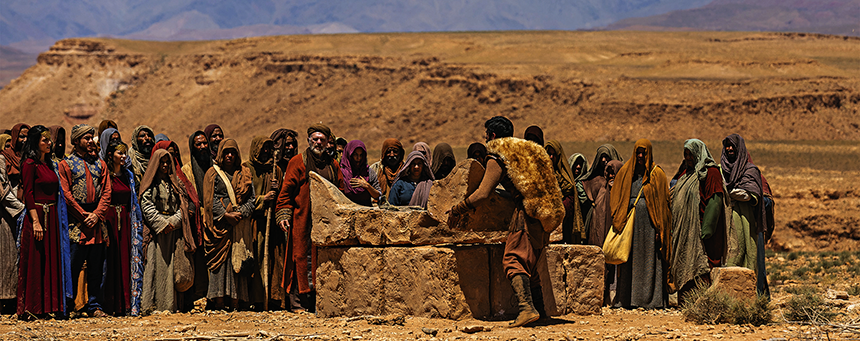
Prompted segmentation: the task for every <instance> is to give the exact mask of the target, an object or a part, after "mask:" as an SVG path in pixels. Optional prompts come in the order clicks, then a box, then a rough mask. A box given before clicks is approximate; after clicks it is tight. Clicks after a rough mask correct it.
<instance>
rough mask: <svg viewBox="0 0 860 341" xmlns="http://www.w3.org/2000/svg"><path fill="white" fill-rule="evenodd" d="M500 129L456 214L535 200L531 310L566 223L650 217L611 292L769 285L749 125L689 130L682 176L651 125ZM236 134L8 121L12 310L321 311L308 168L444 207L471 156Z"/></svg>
mask: <svg viewBox="0 0 860 341" xmlns="http://www.w3.org/2000/svg"><path fill="white" fill-rule="evenodd" d="M485 129H486V131H485V133H486V144H484V143H479V142H476V143H473V144H472V145H470V146H469V147H468V150H467V157H468V158H470V159H474V160H476V161H477V162H480V163H481V164H482V165H483V166H484V167H486V173H485V175H484V179H483V180H482V183H481V185H480V187H479V188H478V190H476V191H475V193H472V194H471V195H470V196H469V197H468V198H467V199H466V200H464V201H463V202H461V203H458V204H457V205H455V206H454V207H452V208H451V209H450V211H449V212H450V216H451V218H449V221H448V223H449V224H456V223H457V219H458V217H460V216H461V215H463V214H468V212H470V211H472V210H474V208H475V206H476V205H481V204H485V202H484V201H483V199H485V198H487V197H488V196H489V195H490V193H491V192H492V191H500V190H506V191H508V192H510V193H512V195H511V196H510V197H512V198H514V199H515V201H517V203H518V204H517V207H518V208H517V210H516V212H515V213H514V217H512V219H511V220H512V223H511V226H510V227H509V235H508V238H507V241H506V245H505V260H504V263H505V264H504V266H505V270H506V273H507V277H508V279H510V280H511V284H512V286H513V288H514V292H515V294H516V298H517V302H518V308H519V316H518V317H517V319H516V320H515V321H514V323H513V325H515V326H519V325H524V324H527V323H530V322H533V321H535V320H537V319H538V318H539V317H540V316H545V314H546V313H545V311H544V309H543V303H542V302H543V298H542V294H541V288H540V281H539V278H538V275H537V271H536V263H537V259H538V258H539V255H540V253H541V252H542V249H543V247H544V246H545V245H546V243H548V242H549V233H550V232H551V231H553V230H555V229H556V227H557V226H555V225H556V224H558V225H561V232H562V238H561V239H562V240H561V241H559V242H560V243H567V244H589V245H597V246H601V247H603V246H604V243H605V241H606V239H607V236H610V235H620V234H623V233H624V229H625V226H626V228H632V231H630V230H628V231H627V232H628V234H627V238H628V239H630V240H632V242H630V243H629V247H628V249H629V251H626V250H625V251H624V252H625V253H628V252H629V254H626V255H627V256H628V257H625V258H627V260H626V261H624V262H621V263H620V264H607V266H606V277H605V278H606V282H605V290H604V304H606V305H611V306H614V307H623V308H636V307H642V308H663V307H667V306H668V295H669V294H670V293H673V292H679V295H680V299H681V300H682V301H683V299H684V298H685V296H686V293H688V292H689V291H690V290H692V289H693V288H694V287H695V286H696V285H697V284H698V283H705V284H707V283H708V282H709V280H710V279H709V273H710V269H711V268H713V267H720V266H743V267H747V268H750V269H753V270H754V271H755V272H756V274H757V278H758V281H757V289H758V292H759V294H761V295H768V289H767V281H766V273H765V267H764V243H765V240H766V238H767V237H769V236H768V232H769V231H772V226H773V217H772V207H773V201H772V199H771V197H770V188H769V186H768V184H767V182H766V181H765V180H764V178H763V177H762V176H761V173H760V171H759V169H758V167H756V166H755V165H754V163H753V162H752V158H751V156H750V155H749V153H748V152H747V149H746V146H745V143H744V140H743V138H742V137H740V136H739V135H736V134H733V135H729V136H728V137H726V138H725V139H724V140H723V143H722V144H723V146H722V147H723V149H722V150H723V152H722V155H721V158H720V161H719V163H718V162H717V161H716V160H715V159H714V158H713V157H712V156H711V154H710V152H709V151H708V148H707V147H706V146H705V144H704V143H703V142H702V141H700V140H697V139H691V140H687V141H686V142H685V143H684V145H683V148H680V146H679V153H678V154H679V158H680V157H681V156H683V161H682V162H681V163H680V165H679V166H678V168H677V172H676V173H675V175H674V176H673V177H671V178H669V177H667V176H666V173H665V172H664V171H663V169H662V168H661V167H660V166H658V165H656V164H654V161H653V154H652V145H651V143H650V141H648V140H647V139H642V140H639V141H637V142H636V144H635V146H634V149H633V151H632V156H631V157H630V158H629V159H628V160H627V161H626V162H624V159H623V158H622V157H621V155H620V154H619V153H618V151H617V150H616V149H615V147H614V146H612V145H611V144H605V145H602V146H600V147H599V148H598V149H597V151H596V154H595V156H594V158H593V161H592V162H591V163H590V164H589V163H588V160H587V159H586V157H585V156H584V155H583V154H580V153H574V154H572V155H569V156H568V155H567V154H565V151H564V149H563V147H562V145H561V143H560V142H559V141H557V140H549V141H544V134H543V131H542V130H541V129H540V128H539V127H537V126H531V127H529V128H527V129H526V130H525V132H524V134H523V138H522V139H519V138H514V137H513V124H512V123H511V122H510V121H509V120H508V119H507V118H504V117H501V116H497V117H494V118H491V119H490V120H488V121H487V122H486V124H485ZM226 136H227V135H226V134H225V131H224V130H223V129H221V127H220V126H218V125H210V126H207V127H206V128H205V129H203V130H199V131H195V132H194V133H192V134H191V135H190V136H189V137H188V145H187V148H188V150H189V154H188V155H190V158H189V160H182V158H181V154H180V149H179V145H178V144H177V143H176V142H174V141H171V140H170V139H169V138H168V137H167V136H165V135H163V134H158V135H156V134H155V133H154V131H153V130H152V129H151V128H149V127H147V126H139V127H137V128H136V129H134V132H133V133H132V136H130V137H128V138H126V139H124V138H123V137H122V136H121V135H120V133H119V131H118V130H117V124H116V123H115V122H113V121H103V122H102V123H101V124H100V125H99V126H98V127H91V126H88V125H84V124H79V125H76V126H74V127H73V128H72V130H71V132H70V134H69V135H68V143H69V145H70V148H66V143H67V134H66V131H65V129H64V128H62V127H61V126H53V127H50V128H47V127H45V126H42V125H36V126H32V127H31V126H29V125H26V124H17V125H15V126H14V127H13V128H12V129H10V130H8V131H6V132H5V134H2V135H0V148H3V150H2V155H0V194H2V196H0V203H2V206H3V207H2V209H0V244H2V245H0V300H3V306H4V309H5V310H8V311H11V310H12V309H13V308H14V310H15V312H16V313H17V314H18V316H19V318H22V319H33V318H44V317H49V316H51V317H55V318H67V317H68V316H70V314H75V313H82V312H85V313H86V314H87V316H91V317H102V316H107V315H113V316H121V315H132V316H137V315H141V314H148V313H150V312H152V311H155V310H159V311H163V310H168V311H188V310H191V309H192V308H193V307H194V305H195V302H196V303H197V304H198V305H205V307H206V308H208V309H254V310H263V309H270V310H271V309H286V310H290V311H294V312H299V311H313V310H314V308H315V289H314V283H315V277H316V265H317V259H316V248H315V247H313V245H312V243H311V241H310V232H311V228H312V226H311V205H310V200H311V199H310V186H309V177H308V174H309V173H310V172H315V173H317V174H319V175H320V176H321V177H322V178H324V179H325V180H327V181H329V182H331V183H332V184H333V185H335V186H337V187H338V188H339V189H340V190H341V191H343V193H344V194H345V195H346V197H347V198H349V199H350V200H352V201H353V202H355V203H356V204H359V205H364V206H368V207H386V206H389V205H394V206H413V207H416V208H419V209H422V208H423V209H426V207H427V201H428V197H429V194H430V188H431V187H432V186H433V184H434V181H435V180H441V179H443V178H445V177H447V176H448V175H449V174H450V173H451V172H452V170H454V168H455V166H456V164H457V162H456V158H455V155H454V151H453V149H452V148H451V146H450V145H448V144H447V143H440V144H438V145H436V147H435V148H433V149H432V150H431V148H430V146H429V145H428V144H426V143H424V142H418V143H416V144H415V145H414V146H412V148H411V150H410V151H409V152H408V153H407V150H406V149H405V148H404V146H403V144H402V143H401V142H400V141H399V140H398V139H395V138H390V139H386V140H385V141H384V142H383V144H382V146H381V149H380V151H381V155H380V160H379V161H378V162H375V163H373V164H368V155H367V152H368V150H367V147H366V146H365V144H364V143H363V142H362V141H360V140H352V141H347V140H346V139H344V138H343V137H336V136H335V135H334V134H333V133H332V131H331V129H330V128H328V127H327V126H325V125H323V124H315V125H312V126H311V127H309V128H308V129H307V136H306V141H305V136H301V138H300V137H299V134H298V133H297V132H296V131H293V130H290V129H277V130H275V131H274V132H273V133H272V134H271V135H270V136H268V137H266V136H257V137H254V138H253V140H252V142H251V145H250V148H245V149H244V150H245V151H247V153H248V154H246V155H247V158H246V159H243V157H242V154H241V152H240V150H242V148H240V146H239V145H238V143H237V142H236V141H235V140H234V139H231V138H228V137H226ZM125 141H128V142H125ZM67 149H70V150H69V151H68V153H67ZM516 156H520V157H516ZM516 160H520V161H516ZM528 169H537V172H538V173H541V172H543V173H545V175H546V178H547V179H549V181H547V186H549V187H547V188H550V189H552V191H545V190H542V189H541V188H533V187H528V186H526V185H521V183H522V182H521V180H518V179H517V177H515V176H511V173H516V174H515V175H518V176H520V177H522V174H527V173H528ZM549 169H552V172H549ZM520 170H522V171H520ZM532 172H534V171H532ZM533 182H535V181H533ZM536 183H540V181H537V182H536ZM532 186H533V185H532ZM544 192H553V193H559V194H560V196H559V199H560V200H559V206H563V209H562V210H563V219H562V220H560V221H557V222H556V221H552V220H551V219H544V217H543V216H541V215H540V213H536V212H537V211H535V209H533V208H532V207H531V206H535V205H538V206H540V205H546V204H541V202H542V200H539V199H541V197H540V195H543V194H541V193H544ZM535 193H538V194H535ZM536 195H537V196H538V197H535V196H536ZM634 207H635V208H634ZM628 212H633V213H632V214H630V215H628ZM550 225H553V226H550ZM616 263H617V262H616ZM79 278H81V280H82V281H83V282H84V283H85V286H79V285H78V284H79V283H78V279H79ZM84 283H81V284H84ZM81 287H84V288H85V289H84V290H81V289H80V288H81ZM76 301H77V302H83V307H81V305H80V304H77V306H76ZM76 308H80V309H76Z"/></svg>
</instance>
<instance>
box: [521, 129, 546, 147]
mask: <svg viewBox="0 0 860 341" xmlns="http://www.w3.org/2000/svg"><path fill="white" fill-rule="evenodd" d="M529 135H534V136H535V138H536V139H537V140H531V139H529ZM523 139H526V140H529V141H532V142H534V143H537V144H539V145H541V146H543V145H544V141H543V129H541V128H540V127H538V126H531V127H528V128H526V131H525V132H524V133H523Z"/></svg>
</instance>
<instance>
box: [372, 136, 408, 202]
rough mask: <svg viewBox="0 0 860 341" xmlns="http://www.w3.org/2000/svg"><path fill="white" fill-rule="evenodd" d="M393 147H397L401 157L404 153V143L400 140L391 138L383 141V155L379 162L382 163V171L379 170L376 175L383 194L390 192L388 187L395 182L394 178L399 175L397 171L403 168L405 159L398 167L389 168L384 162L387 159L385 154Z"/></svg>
mask: <svg viewBox="0 0 860 341" xmlns="http://www.w3.org/2000/svg"><path fill="white" fill-rule="evenodd" d="M392 148H394V149H396V150H397V151H398V153H400V155H401V158H402V155H403V145H402V144H401V143H400V141H399V140H397V139H393V138H390V139H386V140H385V141H383V142H382V155H381V156H380V158H379V160H380V161H379V163H380V164H381V165H382V171H381V172H379V174H377V175H376V177H377V178H378V180H379V187H380V188H381V189H382V193H383V194H388V189H389V188H391V185H393V184H394V179H395V178H396V177H397V173H398V172H400V169H401V168H403V161H401V162H400V164H399V165H397V169H391V168H388V166H386V165H385V163H384V162H382V161H383V160H385V154H388V150H390V149H392ZM401 160H402V159H401Z"/></svg>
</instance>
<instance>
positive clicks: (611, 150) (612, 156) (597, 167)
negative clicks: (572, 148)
mask: <svg viewBox="0 0 860 341" xmlns="http://www.w3.org/2000/svg"><path fill="white" fill-rule="evenodd" d="M611 160H618V161H621V162H624V159H622V158H621V155H619V154H618V151H617V150H615V147H614V146H613V145H611V144H604V145H602V146H600V147H598V148H597V153H596V154H595V155H594V162H592V163H591V168H589V169H588V172H586V171H585V167H583V173H584V174H582V175H580V176H579V177H577V181H578V182H579V183H581V184H582V190H583V192H582V193H580V194H579V201H580V203H582V208H583V216H584V217H585V226H586V229H591V228H592V227H593V226H594V224H592V222H591V220H592V215H593V213H592V209H593V208H594V200H596V197H597V193H598V192H599V191H600V189H601V188H603V187H605V186H606V178H604V177H603V172H604V171H605V170H606V163H607V162H609V161H611Z"/></svg>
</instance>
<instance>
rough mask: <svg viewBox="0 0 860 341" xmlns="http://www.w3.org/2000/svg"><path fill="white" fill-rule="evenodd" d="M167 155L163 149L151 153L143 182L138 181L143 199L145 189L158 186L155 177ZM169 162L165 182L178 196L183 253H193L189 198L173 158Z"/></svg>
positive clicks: (193, 244) (194, 247)
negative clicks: (171, 165) (170, 165)
mask: <svg viewBox="0 0 860 341" xmlns="http://www.w3.org/2000/svg"><path fill="white" fill-rule="evenodd" d="M169 155H170V153H168V152H167V150H164V149H159V150H157V151H155V152H153V153H152V157H151V158H150V159H149V164H148V165H147V171H146V173H145V174H144V175H143V180H141V181H140V192H139V193H138V195H139V196H141V197H143V194H144V193H145V192H146V190H147V189H149V188H150V187H152V186H155V185H157V184H158V183H157V182H156V178H155V177H156V176H157V175H158V169H159V168H160V167H159V163H160V162H161V159H162V158H163V157H165V156H169ZM170 162H172V163H173V167H171V168H170V170H169V171H170V174H169V175H168V179H165V180H166V181H167V183H168V185H169V186H170V188H171V189H173V191H174V192H176V193H177V194H178V195H179V200H180V202H179V208H180V210H182V237H183V238H184V240H185V251H186V252H194V250H195V249H196V248H197V246H196V245H195V242H194V233H193V232H192V229H191V218H192V214H193V213H192V212H193V211H192V210H191V206H190V204H189V202H190V199H191V197H190V196H189V194H188V192H186V191H185V186H183V185H182V182H181V180H179V176H178V174H177V172H176V170H177V169H178V168H177V167H176V161H175V160H174V158H173V157H171V158H170ZM180 173H181V172H180Z"/></svg>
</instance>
